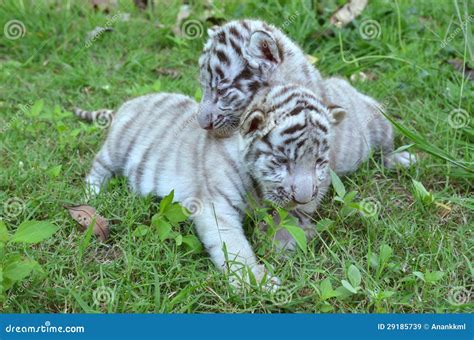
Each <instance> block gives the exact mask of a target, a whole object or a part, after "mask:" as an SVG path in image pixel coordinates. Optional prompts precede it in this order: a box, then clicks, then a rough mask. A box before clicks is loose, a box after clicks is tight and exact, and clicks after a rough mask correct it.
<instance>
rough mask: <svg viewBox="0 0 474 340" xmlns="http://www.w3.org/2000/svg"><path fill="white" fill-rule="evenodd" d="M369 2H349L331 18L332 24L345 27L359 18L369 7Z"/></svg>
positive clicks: (360, 0) (351, 0)
mask: <svg viewBox="0 0 474 340" xmlns="http://www.w3.org/2000/svg"><path fill="white" fill-rule="evenodd" d="M367 2H368V0H349V2H347V3H346V4H345V5H344V6H342V7H340V8H339V9H338V10H337V11H335V12H334V13H333V15H332V16H331V19H330V22H331V24H333V25H334V26H336V27H339V28H340V27H343V26H345V25H347V24H348V23H350V22H352V20H354V19H355V18H356V17H358V16H359V15H360V14H361V13H362V11H363V10H364V8H365V7H366V6H367Z"/></svg>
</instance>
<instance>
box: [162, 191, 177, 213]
mask: <svg viewBox="0 0 474 340" xmlns="http://www.w3.org/2000/svg"><path fill="white" fill-rule="evenodd" d="M173 198H174V190H173V191H171V192H170V193H169V194H168V195H166V196H165V197H163V198H162V199H161V201H160V213H161V214H164V213H165V211H166V209H167V208H168V206H169V205H170V204H171V202H173Z"/></svg>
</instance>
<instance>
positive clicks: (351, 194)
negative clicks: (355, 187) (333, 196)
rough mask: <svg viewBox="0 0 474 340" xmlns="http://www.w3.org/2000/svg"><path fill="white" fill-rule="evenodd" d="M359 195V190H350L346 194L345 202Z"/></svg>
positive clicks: (349, 201)
mask: <svg viewBox="0 0 474 340" xmlns="http://www.w3.org/2000/svg"><path fill="white" fill-rule="evenodd" d="M356 195H357V191H350V192H348V193H347V194H346V196H344V203H346V204H347V203H351V202H352V201H353V200H354V198H355V197H356Z"/></svg>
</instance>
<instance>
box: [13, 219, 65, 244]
mask: <svg viewBox="0 0 474 340" xmlns="http://www.w3.org/2000/svg"><path fill="white" fill-rule="evenodd" d="M58 229H59V228H58V227H57V226H55V225H54V224H52V223H51V222H49V221H25V222H23V223H22V224H20V226H19V227H18V229H17V230H16V232H15V234H14V235H13V237H12V241H13V242H23V243H38V242H41V241H43V240H45V239H47V238H49V237H51V236H52V235H53V234H54V233H55V232H57V231H58Z"/></svg>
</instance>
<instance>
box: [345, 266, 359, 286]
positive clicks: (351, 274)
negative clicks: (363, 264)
mask: <svg viewBox="0 0 474 340" xmlns="http://www.w3.org/2000/svg"><path fill="white" fill-rule="evenodd" d="M347 277H348V278H349V281H350V283H351V284H352V286H353V287H359V286H360V282H361V275H360V271H359V268H357V267H356V266H354V265H353V264H351V266H350V267H349V270H348V271H347Z"/></svg>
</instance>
